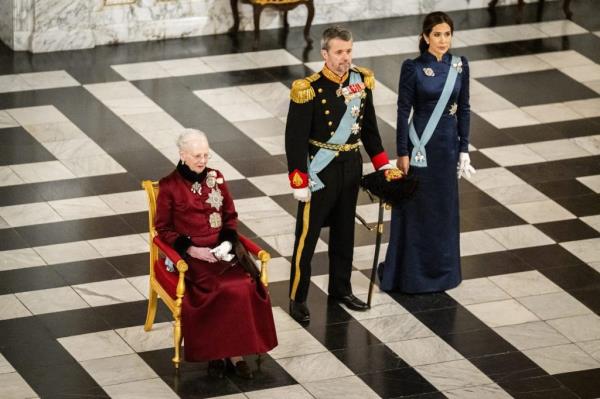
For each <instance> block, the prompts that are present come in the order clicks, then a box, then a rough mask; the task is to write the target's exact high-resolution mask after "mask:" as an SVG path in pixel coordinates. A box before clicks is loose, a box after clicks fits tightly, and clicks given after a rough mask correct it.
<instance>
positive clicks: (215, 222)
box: [208, 212, 223, 229]
mask: <svg viewBox="0 0 600 399" xmlns="http://www.w3.org/2000/svg"><path fill="white" fill-rule="evenodd" d="M208 223H210V227H212V228H213V229H216V228H218V227H221V225H222V224H223V221H222V220H221V214H220V213H218V212H213V213H211V214H210V216H209V217H208Z"/></svg>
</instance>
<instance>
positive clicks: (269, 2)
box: [230, 0, 315, 47]
mask: <svg viewBox="0 0 600 399" xmlns="http://www.w3.org/2000/svg"><path fill="white" fill-rule="evenodd" d="M240 1H241V2H242V3H245V4H250V5H251V6H252V13H253V17H254V47H257V46H258V42H259V40H260V14H261V13H262V12H263V10H264V9H265V8H267V7H271V8H275V9H277V10H278V11H281V12H283V27H284V29H285V30H286V32H287V30H288V29H289V26H290V25H289V24H288V20H287V15H288V11H290V10H292V9H294V8H296V7H298V6H299V5H305V6H306V8H307V10H308V15H307V16H306V24H305V25H304V40H306V43H308V44H310V43H312V39H311V38H310V26H311V24H312V20H313V18H314V16H315V5H314V3H313V0H240ZM230 2H231V11H232V13H233V26H232V27H231V29H230V32H232V33H237V32H238V30H239V27H240V15H239V11H238V0H230Z"/></svg>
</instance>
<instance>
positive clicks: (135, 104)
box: [103, 97, 163, 116]
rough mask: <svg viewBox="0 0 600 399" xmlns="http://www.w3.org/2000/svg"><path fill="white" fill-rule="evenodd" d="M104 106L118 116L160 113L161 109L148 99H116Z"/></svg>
mask: <svg viewBox="0 0 600 399" xmlns="http://www.w3.org/2000/svg"><path fill="white" fill-rule="evenodd" d="M103 102H104V104H105V105H106V106H107V107H108V108H110V110H111V111H112V112H114V113H115V114H117V115H119V116H124V115H135V114H149V113H153V112H162V111H163V110H162V108H161V107H160V106H158V105H157V104H156V103H155V102H154V101H152V100H150V99H149V98H148V97H133V98H116V99H112V100H104V101H103Z"/></svg>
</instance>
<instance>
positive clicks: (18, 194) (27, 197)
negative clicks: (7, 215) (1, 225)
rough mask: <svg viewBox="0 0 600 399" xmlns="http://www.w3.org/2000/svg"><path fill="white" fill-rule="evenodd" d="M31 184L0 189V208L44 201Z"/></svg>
mask: <svg viewBox="0 0 600 399" xmlns="http://www.w3.org/2000/svg"><path fill="white" fill-rule="evenodd" d="M32 186H34V185H33V184H23V185H19V186H4V187H0V206H9V205H17V204H28V203H31V202H40V201H44V198H43V197H42V196H41V195H39V194H38V193H37V192H36V191H35V190H34V189H33V188H32Z"/></svg>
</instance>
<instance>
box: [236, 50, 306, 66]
mask: <svg viewBox="0 0 600 399" xmlns="http://www.w3.org/2000/svg"><path fill="white" fill-rule="evenodd" d="M244 56H245V57H246V58H248V59H250V60H251V61H252V62H253V63H254V64H256V65H257V66H258V67H260V68H269V67H274V66H283V65H298V64H302V61H300V60H299V59H298V58H296V57H294V56H293V55H292V54H290V53H289V52H287V51H286V50H283V49H278V50H264V51H252V52H248V53H244Z"/></svg>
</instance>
